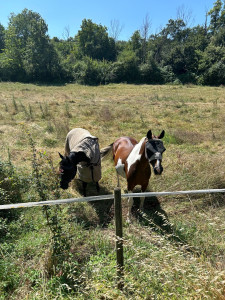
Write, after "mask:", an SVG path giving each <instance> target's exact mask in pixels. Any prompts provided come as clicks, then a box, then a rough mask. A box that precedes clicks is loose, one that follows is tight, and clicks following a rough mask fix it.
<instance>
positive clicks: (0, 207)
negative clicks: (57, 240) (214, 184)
mask: <svg viewBox="0 0 225 300" xmlns="http://www.w3.org/2000/svg"><path fill="white" fill-rule="evenodd" d="M212 193H225V189H209V190H192V191H175V192H147V193H128V194H122V195H121V197H122V198H127V197H134V198H136V197H156V196H170V195H186V194H212ZM112 199H114V195H101V196H91V197H83V198H70V199H58V200H48V201H40V202H27V203H16V204H5V205H0V210H3V209H11V208H22V207H34V206H44V205H57V204H67V203H75V202H89V201H100V200H112Z"/></svg>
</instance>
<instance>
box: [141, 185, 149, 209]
mask: <svg viewBox="0 0 225 300" xmlns="http://www.w3.org/2000/svg"><path fill="white" fill-rule="evenodd" d="M147 186H148V182H147V183H146V184H144V185H142V186H141V191H142V193H144V192H145V191H146V189H147ZM144 201H145V197H140V206H139V209H140V211H142V210H143V207H144Z"/></svg>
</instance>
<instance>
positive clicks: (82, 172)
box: [65, 128, 101, 182]
mask: <svg viewBox="0 0 225 300" xmlns="http://www.w3.org/2000/svg"><path fill="white" fill-rule="evenodd" d="M79 151H81V152H84V153H85V155H86V156H87V157H88V158H89V159H90V163H87V162H80V163H79V164H78V165H77V176H78V178H79V179H80V180H82V181H84V182H92V181H94V182H98V181H99V180H100V179H101V157H100V149H99V144H98V138H97V137H95V136H92V135H91V134H90V132H89V131H88V130H86V129H83V128H75V129H72V130H71V131H70V132H69V133H68V134H67V136H66V143H65V155H66V156H68V155H69V154H70V152H79Z"/></svg>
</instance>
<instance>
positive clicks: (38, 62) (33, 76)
mask: <svg viewBox="0 0 225 300" xmlns="http://www.w3.org/2000/svg"><path fill="white" fill-rule="evenodd" d="M47 30H48V27H47V25H46V23H45V22H44V20H43V19H42V18H41V16H40V15H39V14H38V13H34V12H32V11H30V10H27V9H24V10H23V11H22V12H21V13H20V14H18V15H15V14H11V17H10V19H9V26H8V29H7V30H6V33H5V49H4V54H5V56H2V58H3V60H2V66H3V69H7V70H8V76H9V79H11V80H19V81H48V80H50V79H51V80H53V79H59V78H60V73H61V67H60V64H59V61H58V57H57V53H56V51H55V49H54V47H53V45H52V44H51V43H50V42H49V37H48V36H47Z"/></svg>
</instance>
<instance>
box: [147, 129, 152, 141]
mask: <svg viewBox="0 0 225 300" xmlns="http://www.w3.org/2000/svg"><path fill="white" fill-rule="evenodd" d="M147 138H148V140H151V139H152V131H151V129H150V130H149V131H148V133H147Z"/></svg>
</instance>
